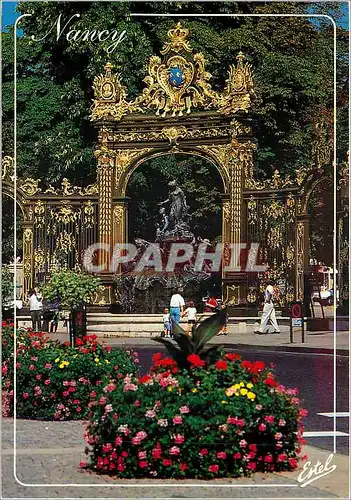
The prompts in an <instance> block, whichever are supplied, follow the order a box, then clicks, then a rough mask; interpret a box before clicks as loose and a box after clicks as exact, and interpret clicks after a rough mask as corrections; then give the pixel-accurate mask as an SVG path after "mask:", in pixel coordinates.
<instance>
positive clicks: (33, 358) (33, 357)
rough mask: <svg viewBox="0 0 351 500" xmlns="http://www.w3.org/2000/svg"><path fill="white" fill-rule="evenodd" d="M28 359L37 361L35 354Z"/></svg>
mask: <svg viewBox="0 0 351 500" xmlns="http://www.w3.org/2000/svg"><path fill="white" fill-rule="evenodd" d="M30 359H31V361H38V358H37V357H36V356H32V357H31V358H30Z"/></svg>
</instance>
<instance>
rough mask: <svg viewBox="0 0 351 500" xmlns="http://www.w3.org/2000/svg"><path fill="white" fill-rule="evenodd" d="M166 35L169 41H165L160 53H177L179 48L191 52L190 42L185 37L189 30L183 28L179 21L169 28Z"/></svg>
mask: <svg viewBox="0 0 351 500" xmlns="http://www.w3.org/2000/svg"><path fill="white" fill-rule="evenodd" d="M167 35H168V37H169V38H170V39H171V41H170V42H168V43H166V45H165V47H164V49H163V50H161V54H168V52H170V51H172V52H176V53H178V52H180V51H181V50H185V51H187V52H191V47H190V44H189V42H188V41H187V39H186V38H187V36H188V35H189V30H188V29H186V28H183V27H182V25H181V23H180V22H179V23H177V24H176V26H175V28H173V29H171V30H169V31H168V33H167Z"/></svg>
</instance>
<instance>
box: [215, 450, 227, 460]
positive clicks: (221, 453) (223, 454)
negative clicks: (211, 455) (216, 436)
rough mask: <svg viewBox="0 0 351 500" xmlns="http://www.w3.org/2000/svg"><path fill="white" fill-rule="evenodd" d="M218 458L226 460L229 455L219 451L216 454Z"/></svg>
mask: <svg viewBox="0 0 351 500" xmlns="http://www.w3.org/2000/svg"><path fill="white" fill-rule="evenodd" d="M216 457H217V458H220V459H221V460H225V459H226V458H227V454H226V452H225V451H218V452H217V453H216Z"/></svg>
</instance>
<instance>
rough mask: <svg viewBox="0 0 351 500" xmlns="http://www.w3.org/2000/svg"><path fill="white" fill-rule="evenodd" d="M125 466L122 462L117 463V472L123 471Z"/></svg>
mask: <svg viewBox="0 0 351 500" xmlns="http://www.w3.org/2000/svg"><path fill="white" fill-rule="evenodd" d="M125 468H126V466H125V465H123V464H118V465H117V470H118V472H123V471H124V470H125Z"/></svg>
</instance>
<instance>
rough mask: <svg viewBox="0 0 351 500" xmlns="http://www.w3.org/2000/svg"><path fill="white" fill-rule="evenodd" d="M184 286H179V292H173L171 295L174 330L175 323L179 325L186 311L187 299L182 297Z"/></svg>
mask: <svg viewBox="0 0 351 500" xmlns="http://www.w3.org/2000/svg"><path fill="white" fill-rule="evenodd" d="M182 293H183V288H178V290H177V293H175V294H173V295H172V297H171V302H170V308H171V312H170V315H171V325H172V330H173V328H174V325H179V322H180V318H181V316H183V313H184V306H185V301H184V299H183V297H182V295H181V294H182Z"/></svg>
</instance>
